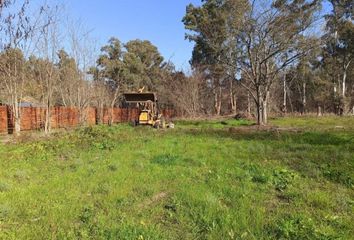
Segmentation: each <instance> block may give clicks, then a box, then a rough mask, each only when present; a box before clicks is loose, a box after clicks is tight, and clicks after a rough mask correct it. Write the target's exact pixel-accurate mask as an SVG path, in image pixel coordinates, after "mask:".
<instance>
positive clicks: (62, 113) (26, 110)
mask: <svg viewBox="0 0 354 240" xmlns="http://www.w3.org/2000/svg"><path fill="white" fill-rule="evenodd" d="M110 111H111V109H104V111H103V123H104V124H107V123H108V122H109V118H110ZM162 114H163V115H164V116H165V118H166V119H170V118H171V117H173V116H174V111H173V110H171V109H165V110H163V111H162ZM45 115H46V110H45V109H44V108H35V107H23V108H22V109H21V130H22V131H28V130H37V129H43V128H44V123H45ZM98 115H99V111H98V110H97V109H95V108H87V109H86V110H85V111H83V114H82V116H80V112H79V110H78V109H77V108H70V107H54V108H52V110H51V127H52V128H73V127H77V126H79V125H80V122H82V121H83V122H85V123H86V124H87V125H95V124H96V122H97V119H98ZM138 117H139V110H138V109H127V108H114V109H113V117H112V121H113V123H122V122H130V121H133V120H136V119H138ZM8 119H11V116H9V111H8V109H7V107H6V106H0V134H1V133H3V134H4V133H8V132H9V131H8V130H9V129H8V128H9V127H11V125H13V123H12V124H11V121H12V120H11V121H10V126H8V124H9V121H8ZM80 119H81V120H82V121H80Z"/></svg>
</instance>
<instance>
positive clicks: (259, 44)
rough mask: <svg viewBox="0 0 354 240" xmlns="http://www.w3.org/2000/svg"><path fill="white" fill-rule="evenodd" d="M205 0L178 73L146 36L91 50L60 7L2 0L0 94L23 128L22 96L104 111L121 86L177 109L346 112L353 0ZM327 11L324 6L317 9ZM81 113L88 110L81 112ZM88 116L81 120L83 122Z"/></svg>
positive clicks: (255, 113) (185, 112) (263, 118)
mask: <svg viewBox="0 0 354 240" xmlns="http://www.w3.org/2000/svg"><path fill="white" fill-rule="evenodd" d="M322 3H323V2H322V1H319V0H313V1H306V0H300V1H287V0H278V1H262V0H255V1H248V0H205V1H202V3H201V5H200V6H193V5H189V6H187V8H186V14H185V17H184V18H183V20H182V21H183V23H184V25H185V28H186V30H187V34H186V38H187V39H189V40H190V41H192V42H194V43H195V45H194V50H193V54H192V59H191V61H190V63H191V71H190V72H188V73H185V72H182V71H178V70H176V69H175V67H174V66H173V64H172V63H170V62H168V61H165V60H164V58H163V57H162V56H161V54H160V53H159V51H158V49H157V47H155V46H154V45H153V44H152V43H151V42H149V41H147V40H132V41H129V42H127V43H122V42H121V41H119V40H118V39H117V38H111V39H110V40H109V41H108V42H107V44H106V45H104V46H102V47H101V48H100V49H99V50H97V47H96V45H97V44H96V43H95V41H94V39H93V38H92V36H91V32H90V31H87V30H85V27H84V25H83V24H82V23H80V22H78V21H73V20H70V19H69V20H68V19H67V17H65V16H63V14H62V12H63V11H62V7H61V6H52V5H47V4H46V3H45V4H42V5H39V6H38V5H37V8H36V6H34V5H32V2H30V1H28V0H23V1H20V0H17V1H16V0H7V1H1V2H0V24H1V26H0V44H1V46H0V47H1V52H0V91H1V95H0V101H1V103H2V104H7V105H9V106H11V109H12V112H13V116H14V123H15V132H19V131H20V121H21V107H20V106H21V103H23V102H24V100H25V99H28V98H29V97H30V99H33V101H36V104H37V105H40V106H42V107H44V108H46V115H47V116H46V122H45V131H46V132H50V130H51V126H50V116H51V108H52V107H53V106H70V107H76V108H77V109H79V111H80V112H82V113H84V112H85V111H84V110H85V109H86V108H87V107H89V106H94V107H96V108H97V109H100V110H102V113H103V109H104V108H111V109H113V107H115V106H119V105H122V104H123V101H122V93H123V92H126V91H137V90H139V89H140V90H144V91H154V92H157V93H158V96H159V104H160V105H161V107H163V106H169V107H173V108H174V109H175V110H176V111H177V113H178V114H179V115H180V116H183V117H197V116H201V115H222V114H238V113H243V115H246V116H247V117H255V118H256V119H257V121H258V123H259V124H266V123H267V118H268V113H269V112H271V113H276V114H286V113H289V112H299V113H302V114H305V113H307V112H318V113H319V114H322V113H324V112H328V113H336V114H349V113H350V112H351V111H353V103H354V98H353V97H354V86H353V84H354V80H353V76H354V70H353V51H354V50H353V49H354V48H353V41H354V25H353V2H352V1H350V0H335V1H334V0H333V1H332V0H331V1H329V3H330V6H331V9H330V10H328V9H326V10H327V11H324V9H321V6H322ZM323 12H325V13H323ZM82 119H83V120H84V116H82ZM83 122H84V121H83Z"/></svg>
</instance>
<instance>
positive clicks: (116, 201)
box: [0, 117, 354, 240]
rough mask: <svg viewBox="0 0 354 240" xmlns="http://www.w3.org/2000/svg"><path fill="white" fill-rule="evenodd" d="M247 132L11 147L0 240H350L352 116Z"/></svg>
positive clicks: (61, 137) (278, 122)
mask: <svg viewBox="0 0 354 240" xmlns="http://www.w3.org/2000/svg"><path fill="white" fill-rule="evenodd" d="M248 125H251V123H250V122H247V121H236V120H227V121H223V122H220V121H203V122H196V121H194V122H193V121H180V122H177V123H176V128H175V129H171V130H155V129H151V128H148V127H137V128H133V127H130V126H128V125H124V124H123V125H117V126H114V127H107V126H98V127H93V128H84V129H80V130H76V131H74V132H70V133H66V134H64V133H58V134H56V135H55V136H53V137H51V138H50V139H45V140H43V139H42V140H36V141H31V140H30V139H27V140H25V141H23V142H22V143H17V144H2V145H0V239H36V240H37V239H138V240H144V239H353V236H354V118H335V117H327V118H320V119H316V118H296V119H291V118H285V119H275V120H272V125H275V126H280V127H282V128H283V129H285V130H282V131H267V130H261V131H256V130H254V129H253V127H249V126H248ZM230 128H232V129H236V130H237V129H238V128H239V129H242V131H230ZM286 128H289V129H290V128H291V129H293V128H299V129H301V131H300V132H294V131H287V130H286ZM248 129H253V130H252V131H248Z"/></svg>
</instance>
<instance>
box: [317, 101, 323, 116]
mask: <svg viewBox="0 0 354 240" xmlns="http://www.w3.org/2000/svg"><path fill="white" fill-rule="evenodd" d="M321 116H322V108H321V106H320V105H319V104H318V106H317V117H321Z"/></svg>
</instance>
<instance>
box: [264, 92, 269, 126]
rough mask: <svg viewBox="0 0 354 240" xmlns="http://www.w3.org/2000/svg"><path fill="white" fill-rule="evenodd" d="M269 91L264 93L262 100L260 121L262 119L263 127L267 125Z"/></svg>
mask: <svg viewBox="0 0 354 240" xmlns="http://www.w3.org/2000/svg"><path fill="white" fill-rule="evenodd" d="M269 94H270V93H269V91H267V93H266V97H265V99H263V101H262V103H263V109H262V119H263V125H267V124H268V99H269Z"/></svg>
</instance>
